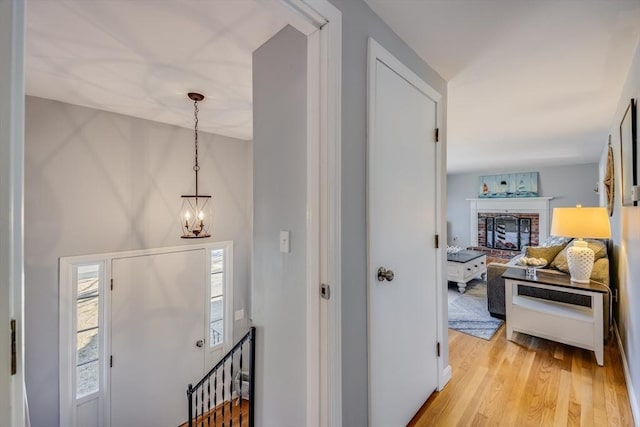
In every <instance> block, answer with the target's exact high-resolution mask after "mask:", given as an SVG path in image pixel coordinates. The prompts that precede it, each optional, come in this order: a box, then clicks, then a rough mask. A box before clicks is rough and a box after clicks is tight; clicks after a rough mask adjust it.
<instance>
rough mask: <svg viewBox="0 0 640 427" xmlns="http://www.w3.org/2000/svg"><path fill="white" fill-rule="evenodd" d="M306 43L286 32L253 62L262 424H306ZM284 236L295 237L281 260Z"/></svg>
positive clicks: (255, 304) (255, 310)
mask: <svg viewBox="0 0 640 427" xmlns="http://www.w3.org/2000/svg"><path fill="white" fill-rule="evenodd" d="M306 93H307V38H306V36H304V35H303V34H301V33H300V32H298V31H297V30H295V29H294V28H292V27H285V28H284V29H283V30H282V31H280V32H279V33H278V34H276V35H275V36H274V37H273V38H271V39H270V40H269V41H268V42H266V43H265V44H264V45H262V46H261V47H260V48H258V49H257V50H256V51H255V52H254V54H253V129H254V142H255V144H254V147H253V150H254V154H253V168H254V169H253V194H254V199H253V200H254V201H253V205H254V211H253V278H254V280H253V295H252V319H253V322H254V325H255V326H256V327H257V334H258V335H257V340H256V341H257V347H256V352H257V354H256V363H257V365H256V371H257V375H258V376H257V387H256V396H257V400H256V421H257V424H258V425H261V426H274V427H297V426H303V425H305V424H306V410H305V408H306V382H305V380H304V379H305V378H306V295H307V294H306V250H305V249H306V236H305V233H306V174H307V172H306V170H307V168H306V162H307V160H306V155H307V154H306V139H307V137H306V133H307V124H306V102H307V95H306ZM280 230H288V231H290V233H291V240H290V242H291V252H290V253H281V252H280V247H279V232H280Z"/></svg>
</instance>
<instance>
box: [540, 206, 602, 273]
mask: <svg viewBox="0 0 640 427" xmlns="http://www.w3.org/2000/svg"><path fill="white" fill-rule="evenodd" d="M551 234H552V235H553V236H563V237H577V238H578V240H576V241H574V242H573V246H572V247H570V248H568V249H567V262H568V264H569V274H571V280H572V281H574V282H579V283H589V277H590V276H591V271H592V270H593V260H594V253H593V251H592V250H591V249H590V248H589V247H588V246H587V242H585V241H583V240H581V239H582V238H583V237H589V238H592V239H608V238H609V237H611V226H610V225H609V213H608V212H607V209H606V208H583V207H581V206H576V207H575V208H554V209H553V219H552V221H551Z"/></svg>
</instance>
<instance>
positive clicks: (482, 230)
mask: <svg viewBox="0 0 640 427" xmlns="http://www.w3.org/2000/svg"><path fill="white" fill-rule="evenodd" d="M539 236H540V216H539V214H537V213H507V214H505V213H502V212H481V213H478V246H481V247H485V248H489V249H504V250H509V251H513V250H516V251H519V250H521V249H522V248H523V247H524V246H537V245H538V244H539Z"/></svg>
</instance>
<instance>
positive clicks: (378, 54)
mask: <svg viewBox="0 0 640 427" xmlns="http://www.w3.org/2000/svg"><path fill="white" fill-rule="evenodd" d="M368 40H369V43H368V49H369V51H368V62H367V67H368V70H369V73H368V74H367V94H368V96H369V99H368V101H367V117H371V109H372V106H374V105H375V102H376V99H375V90H373V85H374V79H373V78H372V72H371V70H375V65H376V62H378V61H379V62H381V63H382V64H384V65H386V66H387V67H389V68H390V69H391V70H393V71H394V72H395V73H397V74H398V75H399V76H400V77H402V78H403V79H405V80H406V81H407V82H408V83H409V84H411V85H412V86H414V87H415V88H416V89H417V90H419V91H420V92H422V93H423V94H425V95H426V96H427V97H429V98H430V99H432V100H433V101H434V102H435V104H436V127H437V128H438V129H440V130H442V129H443V121H442V116H443V111H442V95H441V94H440V93H439V92H437V91H436V90H435V89H434V88H432V87H431V86H430V85H429V84H428V83H426V82H425V81H424V80H423V79H422V78H421V77H420V76H418V75H417V74H416V73H414V72H413V71H412V70H411V69H409V68H408V67H407V66H405V65H404V64H403V63H402V62H401V61H399V60H398V59H397V58H396V57H395V56H393V55H392V54H391V53H390V52H389V51H387V50H386V49H385V48H384V47H383V46H381V45H380V44H379V43H378V42H377V41H376V40H374V39H373V38H371V37H369V39H368ZM367 132H368V136H367V137H368V138H369V139H371V138H373V124H372V121H371V120H369V123H368V126H367ZM439 139H440V141H439V142H437V143H436V170H435V171H434V173H435V187H436V188H435V193H436V204H437V206H436V212H435V214H436V224H435V225H436V230H435V233H437V234H438V235H439V236H441V237H442V239H441V241H443V242H444V241H446V229H447V226H446V218H447V210H446V209H447V208H446V136H445V132H440V138H439ZM369 155H370V154H369ZM368 164H369V160H367V190H366V191H367V194H369V191H370V189H369V178H368V176H369V173H370V171H369V170H368V166H369V165H368ZM367 223H369V211H368V208H367ZM369 234H370V233H369V232H367V248H369V247H370V241H369V238H370V236H369ZM446 261H447V260H446V257H445V256H444V255H443V251H442V250H441V249H440V250H436V263H435V268H436V271H435V275H436V286H435V289H436V339H437V341H438V342H439V343H440V350H441V353H440V357H438V358H437V361H436V363H437V390H442V389H443V388H444V386H445V385H446V384H447V383H448V382H449V380H450V379H451V366H450V365H449V339H448V332H447V329H448V320H447V319H448V308H447V299H446V295H447V278H446V275H445V274H444V272H445V271H446ZM367 269H368V270H367V271H372V269H371V266H370V259H369V253H367ZM370 280H372V279H371V277H370V274H369V273H367V283H368V284H367V287H368V286H369V281H370ZM369 316H370V313H369V296H368V293H367V324H369ZM369 333H370V331H369V330H367V341H368V342H369V339H370V337H369ZM368 380H369V383H370V382H371V367H370V366H369V368H368ZM368 402H369V420H370V421H371V414H372V412H371V409H372V408H371V387H370V386H369V389H368Z"/></svg>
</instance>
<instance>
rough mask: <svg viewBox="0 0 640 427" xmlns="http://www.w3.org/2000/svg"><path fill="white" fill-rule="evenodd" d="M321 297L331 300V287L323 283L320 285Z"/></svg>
mask: <svg viewBox="0 0 640 427" xmlns="http://www.w3.org/2000/svg"><path fill="white" fill-rule="evenodd" d="M320 296H321V297H322V298H324V299H329V298H331V286H329V285H327V284H326V283H321V284H320Z"/></svg>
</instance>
